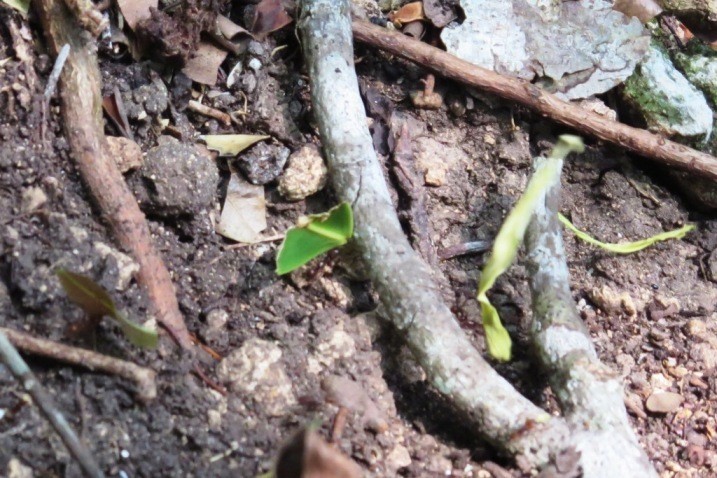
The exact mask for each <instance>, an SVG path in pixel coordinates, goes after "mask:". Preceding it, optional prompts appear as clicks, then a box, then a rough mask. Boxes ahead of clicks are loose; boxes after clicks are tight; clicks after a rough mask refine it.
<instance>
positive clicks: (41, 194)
mask: <svg viewBox="0 0 717 478" xmlns="http://www.w3.org/2000/svg"><path fill="white" fill-rule="evenodd" d="M46 203H47V195H46V194H45V191H43V190H42V188H40V187H31V188H27V189H25V190H24V191H23V192H22V203H21V206H20V209H21V210H22V212H23V213H25V214H27V213H30V212H34V211H36V210H38V209H40V208H41V207H42V206H44V205H45V204H46Z"/></svg>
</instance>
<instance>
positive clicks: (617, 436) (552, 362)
mask: <svg viewBox="0 0 717 478" xmlns="http://www.w3.org/2000/svg"><path fill="white" fill-rule="evenodd" d="M540 160H541V159H538V160H537V161H540ZM559 202H560V179H559V177H558V179H557V181H556V182H554V183H553V184H552V185H550V187H549V189H548V191H547V193H546V195H545V198H544V200H542V201H541V202H540V204H539V205H538V207H537V209H536V211H535V214H534V216H533V220H532V221H531V223H530V226H529V227H528V230H527V233H526V237H525V244H526V247H527V252H528V254H527V262H528V264H527V266H528V271H529V273H530V288H531V291H532V294H533V321H532V323H531V327H530V334H531V339H532V342H533V344H534V345H535V348H536V351H537V354H538V358H539V359H540V361H541V362H542V365H543V368H544V369H545V370H547V371H548V377H549V380H550V385H551V387H552V389H553V392H554V393H555V395H556V396H557V398H558V402H559V403H560V406H561V408H562V411H563V414H564V415H565V419H566V420H567V421H568V424H569V425H570V427H571V429H572V430H573V434H572V437H571V444H573V446H574V447H575V449H576V450H577V451H579V452H580V454H581V457H580V464H581V466H582V467H583V472H584V474H585V476H625V477H628V476H640V477H643V476H644V477H651V476H655V477H656V476H657V473H656V472H655V470H654V469H653V468H652V465H651V464H650V462H649V460H648V458H647V456H646V455H645V453H644V452H643V450H642V448H641V447H640V445H639V443H638V441H637V437H636V436H635V434H634V432H633V431H632V429H631V428H630V423H629V421H628V417H627V412H626V411H625V405H624V402H623V385H622V381H621V380H620V377H619V376H618V375H617V374H616V373H615V372H613V371H612V370H610V369H609V368H608V367H607V366H606V365H604V364H603V363H601V362H600V360H599V359H598V355H597V352H596V351H595V348H594V347H593V344H592V342H591V340H590V335H589V334H588V331H587V329H586V328H585V326H584V324H583V322H582V320H581V319H580V317H579V315H578V312H577V309H576V307H575V302H574V301H573V298H572V294H571V292H570V286H569V275H568V265H567V262H566V259H565V250H564V248H563V238H562V233H561V230H562V228H561V226H560V222H559V221H558V209H559Z"/></svg>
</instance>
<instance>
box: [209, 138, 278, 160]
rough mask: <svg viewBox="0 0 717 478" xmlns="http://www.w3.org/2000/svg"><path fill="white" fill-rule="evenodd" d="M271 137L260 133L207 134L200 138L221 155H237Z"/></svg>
mask: <svg viewBox="0 0 717 478" xmlns="http://www.w3.org/2000/svg"><path fill="white" fill-rule="evenodd" d="M270 137H271V136H263V135H258V134H207V135H204V136H200V137H199V139H202V140H204V142H205V143H207V148H209V149H212V150H214V151H217V152H218V153H219V156H236V155H237V154H239V153H241V152H242V151H244V150H245V149H247V148H248V147H249V146H252V145H254V144H255V143H258V142H259V141H264V140H266V139H269V138H270Z"/></svg>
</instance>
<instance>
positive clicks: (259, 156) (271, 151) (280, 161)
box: [238, 142, 291, 185]
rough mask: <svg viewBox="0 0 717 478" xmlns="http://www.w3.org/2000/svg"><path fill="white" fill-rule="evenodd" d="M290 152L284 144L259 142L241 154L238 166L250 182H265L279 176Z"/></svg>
mask: <svg viewBox="0 0 717 478" xmlns="http://www.w3.org/2000/svg"><path fill="white" fill-rule="evenodd" d="M290 153H291V151H290V150H289V148H286V147H284V146H281V145H274V144H267V143H265V142H260V143H257V144H256V145H254V146H252V147H251V148H250V149H248V150H247V151H246V152H245V153H243V154H242V155H241V157H240V158H239V161H238V166H239V169H240V170H241V172H242V173H244V175H245V176H246V178H247V179H248V180H249V181H250V182H251V183H252V184H258V185H260V184H267V183H270V182H272V181H273V180H275V179H276V178H278V177H279V175H280V174H281V172H282V171H283V170H284V165H285V164H286V160H287V159H289V154H290Z"/></svg>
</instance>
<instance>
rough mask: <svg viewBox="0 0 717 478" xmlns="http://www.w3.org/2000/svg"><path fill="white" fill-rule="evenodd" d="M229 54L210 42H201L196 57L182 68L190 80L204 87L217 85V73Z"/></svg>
mask: <svg viewBox="0 0 717 478" xmlns="http://www.w3.org/2000/svg"><path fill="white" fill-rule="evenodd" d="M227 54H228V52H227V51H226V50H222V49H221V48H217V47H215V46H214V45H212V44H211V43H209V42H206V41H200V42H199V46H198V47H197V50H196V51H195V52H194V55H193V56H192V57H191V58H190V59H189V60H188V61H187V63H186V64H185V65H184V68H182V73H184V74H185V75H187V77H188V78H190V79H192V80H194V81H196V82H197V83H201V84H203V85H209V86H214V85H216V84H217V72H218V71H219V67H220V66H221V64H222V62H223V61H224V59H225V58H226V57H227Z"/></svg>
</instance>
